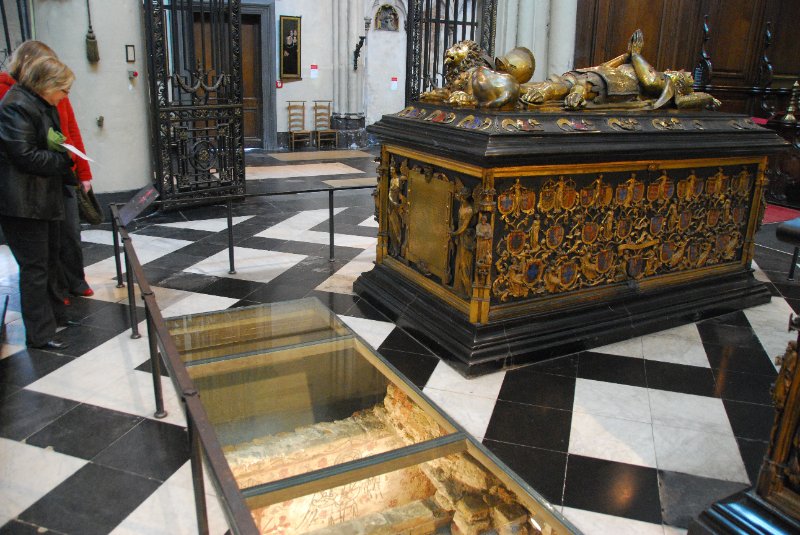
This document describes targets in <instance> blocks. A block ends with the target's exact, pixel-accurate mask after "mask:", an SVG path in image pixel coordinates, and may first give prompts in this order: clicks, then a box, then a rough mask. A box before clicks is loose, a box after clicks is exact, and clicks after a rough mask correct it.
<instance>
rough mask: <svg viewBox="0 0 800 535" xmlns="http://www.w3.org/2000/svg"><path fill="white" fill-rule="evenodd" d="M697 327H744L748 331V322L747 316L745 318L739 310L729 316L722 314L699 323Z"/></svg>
mask: <svg viewBox="0 0 800 535" xmlns="http://www.w3.org/2000/svg"><path fill="white" fill-rule="evenodd" d="M697 325H698V328H699V326H701V325H711V326H715V325H716V326H719V325H731V326H734V327H744V328H745V329H748V330H750V322H749V321H747V316H745V314H744V312H742V311H741V310H737V311H736V312H731V313H729V314H723V315H721V316H717V317H714V318H711V319H707V320H703V321H700V322H698V323H697Z"/></svg>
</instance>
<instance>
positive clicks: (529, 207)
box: [492, 165, 757, 302]
mask: <svg viewBox="0 0 800 535" xmlns="http://www.w3.org/2000/svg"><path fill="white" fill-rule="evenodd" d="M756 172H757V168H756V166H755V165H746V166H729V167H724V168H723V167H713V168H711V167H709V168H700V169H675V170H672V169H671V170H661V171H657V170H650V171H647V170H643V171H640V172H639V174H638V175H637V173H634V172H623V173H614V174H613V175H610V176H604V175H603V174H595V175H588V174H583V175H575V176H572V177H571V176H566V175H565V176H554V177H550V178H538V177H537V178H536V179H533V178H531V179H526V178H522V177H521V178H518V179H516V180H515V181H514V183H513V184H511V185H510V186H507V187H505V189H501V190H500V191H499V193H498V194H497V212H498V224H499V225H500V229H499V230H500V238H499V240H498V241H497V243H496V246H495V251H494V252H495V253H496V257H495V262H494V268H495V276H494V277H493V282H492V296H493V299H495V300H498V301H500V302H505V301H509V300H513V299H515V298H525V297H530V296H536V295H548V294H555V293H561V292H566V291H570V290H575V289H580V288H587V287H593V286H597V285H601V284H611V283H618V282H625V281H636V280H640V279H642V278H644V277H650V276H655V275H662V274H667V273H673V272H677V271H685V270H690V269H696V268H701V267H704V266H712V265H716V264H722V263H725V262H732V261H734V260H737V259H739V258H741V254H742V247H743V245H744V235H745V234H746V228H747V222H748V218H747V215H748V207H749V203H750V198H751V196H752V194H753V189H754V186H755V181H754V178H755V173H756ZM645 177H646V178H645ZM534 184H541V186H540V187H539V189H538V191H536V189H535V187H534Z"/></svg>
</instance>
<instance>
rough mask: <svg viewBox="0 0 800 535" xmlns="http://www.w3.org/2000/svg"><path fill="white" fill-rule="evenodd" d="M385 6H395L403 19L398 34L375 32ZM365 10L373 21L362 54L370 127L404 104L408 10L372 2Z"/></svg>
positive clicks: (388, 1) (389, 1)
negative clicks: (377, 15) (381, 8)
mask: <svg viewBox="0 0 800 535" xmlns="http://www.w3.org/2000/svg"><path fill="white" fill-rule="evenodd" d="M385 4H388V5H391V6H393V7H394V8H395V10H396V11H397V14H398V16H399V17H400V23H399V25H398V27H399V29H398V31H396V32H390V31H383V30H376V29H375V14H376V13H377V11H378V9H380V7H381V6H383V5H385ZM366 7H367V14H366V16H369V17H370V18H371V19H372V24H371V26H370V30H369V32H368V34H367V41H366V43H365V48H364V49H363V50H362V54H361V55H362V56H363V57H364V65H363V68H364V69H365V71H366V86H367V90H366V98H365V101H366V102H365V105H366V116H367V124H372V123H374V122H375V121H377V120H378V119H380V118H381V117H382V116H383V115H385V114H388V113H397V112H398V111H400V110H402V109H403V106H404V104H405V88H406V32H405V23H406V7H405V2H403V1H401V0H394V1H392V0H376V1H374V2H373V1H372V0H370V1H369V2H368V3H367V6H366ZM359 68H362V67H359ZM392 77H396V78H397V90H396V91H393V90H392V89H391V86H392Z"/></svg>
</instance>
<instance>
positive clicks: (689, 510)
mask: <svg viewBox="0 0 800 535" xmlns="http://www.w3.org/2000/svg"><path fill="white" fill-rule="evenodd" d="M746 487H747V485H745V484H743V483H735V482H732V481H722V480H719V479H710V478H707V477H699V476H693V475H689V474H682V473H678V472H669V471H664V470H659V472H658V490H659V495H660V498H661V508H662V511H663V516H664V523H665V524H667V525H669V526H673V527H676V528H682V529H688V527H689V522H690V521H691V520H692V519H693V518H697V516H698V515H699V514H700V513H701V512H702V511H703V510H704V509H705V508H706V507H708V506H710V505H711V504H712V503H714V502H715V501H717V500H720V499H722V498H726V497H728V496H730V495H731V494H734V493H736V492H739V491H740V490H742V489H744V488H746Z"/></svg>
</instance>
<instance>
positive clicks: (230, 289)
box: [203, 277, 264, 299]
mask: <svg viewBox="0 0 800 535" xmlns="http://www.w3.org/2000/svg"><path fill="white" fill-rule="evenodd" d="M263 287H264V283H262V282H253V281H247V280H241V279H232V278H230V277H221V278H219V279H217V280H216V281H214V282H212V283H211V284H209V285H207V286H206V287H205V288H203V293H204V294H211V295H219V296H221V297H230V298H231V299H243V298H244V297H245V296H247V295H249V294H251V293H253V292H255V291H256V290H258V289H260V288H263Z"/></svg>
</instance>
